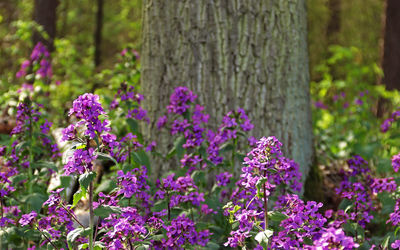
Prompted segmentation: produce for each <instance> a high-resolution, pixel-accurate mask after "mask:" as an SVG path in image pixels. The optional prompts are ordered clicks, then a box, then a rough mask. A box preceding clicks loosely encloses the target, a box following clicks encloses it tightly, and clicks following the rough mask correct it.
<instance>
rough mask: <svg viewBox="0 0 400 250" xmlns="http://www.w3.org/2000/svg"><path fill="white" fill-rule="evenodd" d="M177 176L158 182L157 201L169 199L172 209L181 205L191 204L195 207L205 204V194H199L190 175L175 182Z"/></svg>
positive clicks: (170, 176) (172, 175)
mask: <svg viewBox="0 0 400 250" xmlns="http://www.w3.org/2000/svg"><path fill="white" fill-rule="evenodd" d="M174 177H175V174H171V175H169V176H167V177H166V178H164V179H162V181H161V182H159V181H157V187H158V188H159V190H158V191H157V192H156V194H155V199H164V198H165V197H167V198H169V203H170V207H171V208H172V207H175V206H178V205H179V204H181V203H187V202H189V203H191V204H192V205H193V206H200V203H201V202H204V193H199V192H198V189H199V188H198V187H197V186H196V184H195V183H194V181H193V179H192V177H190V176H189V175H186V176H181V177H178V178H177V179H176V180H174Z"/></svg>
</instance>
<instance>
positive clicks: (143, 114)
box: [110, 83, 149, 123]
mask: <svg viewBox="0 0 400 250" xmlns="http://www.w3.org/2000/svg"><path fill="white" fill-rule="evenodd" d="M134 90H135V88H134V87H133V86H128V85H127V84H126V83H122V84H121V88H120V89H118V92H117V94H115V96H114V99H113V100H112V102H111V104H110V109H116V108H118V107H120V106H121V105H122V103H125V104H126V106H127V107H128V110H127V114H126V118H132V119H136V120H139V121H141V120H143V121H146V122H147V123H149V118H148V117H147V111H146V110H144V109H143V108H142V107H141V106H140V104H141V102H142V100H143V96H142V95H141V94H138V93H136V92H135V91H134Z"/></svg>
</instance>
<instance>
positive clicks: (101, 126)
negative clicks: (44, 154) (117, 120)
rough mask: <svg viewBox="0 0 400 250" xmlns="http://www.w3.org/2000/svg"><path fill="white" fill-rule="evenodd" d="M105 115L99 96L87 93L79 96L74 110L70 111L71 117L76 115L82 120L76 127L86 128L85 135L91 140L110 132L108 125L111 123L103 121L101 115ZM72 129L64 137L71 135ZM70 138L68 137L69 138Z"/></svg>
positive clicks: (73, 106) (73, 105)
mask: <svg viewBox="0 0 400 250" xmlns="http://www.w3.org/2000/svg"><path fill="white" fill-rule="evenodd" d="M103 114H105V112H104V110H103V107H102V106H101V104H100V102H99V96H98V95H93V94H91V93H86V94H83V95H81V96H79V97H78V98H77V99H76V100H75V101H74V102H73V104H72V108H71V109H70V111H69V115H70V116H71V115H75V116H76V118H77V119H80V120H81V121H79V122H78V123H77V124H76V126H75V128H76V127H79V126H82V125H84V126H85V127H86V131H85V134H86V135H88V136H89V137H90V138H91V139H94V138H96V135H100V134H101V133H102V132H107V131H110V128H109V127H108V125H109V124H110V122H109V121H108V120H107V119H104V120H103V121H102V120H101V118H100V115H103ZM71 130H72V129H71V128H69V129H67V130H66V131H65V132H63V135H66V134H67V135H69V134H68V133H71ZM67 137H68V136H67Z"/></svg>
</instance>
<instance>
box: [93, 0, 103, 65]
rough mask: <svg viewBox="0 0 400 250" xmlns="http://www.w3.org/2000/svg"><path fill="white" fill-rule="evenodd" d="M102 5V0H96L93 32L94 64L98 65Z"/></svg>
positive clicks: (99, 61) (101, 28) (99, 58)
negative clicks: (94, 28)
mask: <svg viewBox="0 0 400 250" xmlns="http://www.w3.org/2000/svg"><path fill="white" fill-rule="evenodd" d="M103 7H104V1H103V0H97V13H96V30H95V32H94V65H96V67H97V66H99V65H100V63H101V40H102V39H101V38H102V36H101V33H102V30H103Z"/></svg>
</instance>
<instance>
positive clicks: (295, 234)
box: [271, 194, 327, 249]
mask: <svg viewBox="0 0 400 250" xmlns="http://www.w3.org/2000/svg"><path fill="white" fill-rule="evenodd" d="M321 207H322V203H317V202H315V201H308V202H307V203H305V202H304V201H302V200H301V199H299V197H298V196H297V195H294V194H292V195H290V194H287V195H285V196H282V197H280V199H279V201H278V204H277V206H276V209H277V210H278V211H281V212H282V213H283V214H284V215H286V217H287V218H286V219H284V220H282V221H281V223H280V227H281V228H282V230H281V231H279V232H278V233H277V234H274V235H273V237H272V239H271V247H272V248H273V249H293V248H301V247H302V246H303V244H304V241H305V240H306V239H312V240H316V239H319V237H320V235H321V232H320V231H321V229H322V228H323V227H324V225H325V223H326V221H327V220H326V218H325V217H324V216H322V214H320V213H319V212H318V210H319V209H320V208H321Z"/></svg>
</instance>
